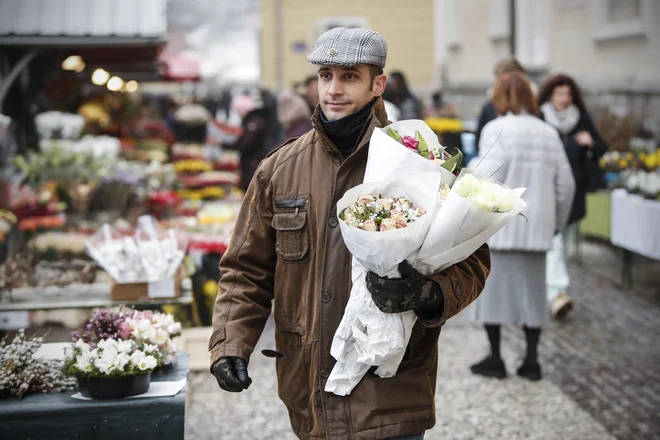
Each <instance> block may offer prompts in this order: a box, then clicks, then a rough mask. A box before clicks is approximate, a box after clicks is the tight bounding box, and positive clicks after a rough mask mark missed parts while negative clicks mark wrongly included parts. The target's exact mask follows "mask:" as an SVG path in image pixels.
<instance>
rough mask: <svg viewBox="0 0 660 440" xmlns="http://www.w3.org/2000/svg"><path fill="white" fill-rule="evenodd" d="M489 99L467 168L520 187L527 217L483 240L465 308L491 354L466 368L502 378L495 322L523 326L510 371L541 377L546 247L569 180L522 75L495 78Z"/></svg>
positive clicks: (557, 144) (564, 208)
mask: <svg viewBox="0 0 660 440" xmlns="http://www.w3.org/2000/svg"><path fill="white" fill-rule="evenodd" d="M492 102H493V106H494V108H495V111H496V112H497V115H498V116H499V117H498V118H496V119H495V120H493V121H491V122H489V123H488V124H486V126H485V127H484V130H483V133H482V136H481V148H480V149H479V156H478V157H476V158H475V159H473V160H472V162H470V166H471V167H475V164H477V163H478V164H479V165H478V168H477V169H479V168H480V172H481V173H485V175H492V176H493V178H494V179H496V180H498V181H500V182H502V183H503V184H504V185H506V186H507V187H509V188H518V187H525V188H527V190H526V191H525V193H524V195H523V199H524V200H525V201H526V202H527V206H528V208H527V209H526V212H525V215H526V217H527V220H525V219H522V218H521V219H518V220H515V221H513V222H511V223H509V224H508V225H507V226H505V227H504V228H503V229H502V230H501V231H499V232H498V233H497V234H495V235H494V236H493V237H492V238H491V239H490V240H489V242H488V244H489V246H490V248H491V275H490V277H489V278H488V281H487V282H486V287H485V288H484V291H483V294H482V295H481V296H480V297H479V298H478V299H477V300H476V301H475V302H474V304H473V305H472V306H471V313H472V317H473V319H474V320H476V321H478V322H483V323H484V324H485V328H486V333H487V335H488V340H489V342H490V354H489V355H488V356H487V357H486V358H485V359H484V360H482V361H481V362H479V363H477V364H475V365H473V366H472V367H471V370H472V372H473V373H474V374H479V375H483V376H490V377H497V378H504V377H506V368H505V365H504V362H503V361H502V357H501V355H500V326H501V325H516V326H522V327H523V329H524V333H525V339H526V341H527V352H526V354H525V358H524V361H523V363H522V365H521V366H520V367H519V368H518V371H517V374H518V375H519V376H522V377H524V378H527V379H529V380H540V379H541V367H540V365H539V362H538V355H537V347H538V343H539V338H540V336H541V327H543V325H544V324H545V323H546V321H547V317H548V313H547V304H546V294H545V264H546V262H545V260H546V252H547V251H548V250H549V249H550V248H551V247H552V237H553V235H554V233H555V231H557V230H561V229H562V228H563V227H564V225H565V224H566V221H567V220H568V216H569V214H570V211H571V206H572V203H573V195H574V192H575V181H574V180H573V173H572V172H571V166H570V164H569V162H568V159H567V157H566V154H565V153H564V148H563V145H562V143H561V139H560V138H559V136H558V135H557V131H556V130H555V129H553V127H551V126H550V125H548V124H546V123H545V122H543V121H542V120H541V119H539V118H538V117H537V116H536V115H537V107H536V100H535V98H534V94H533V92H532V89H531V88H530V86H529V83H528V81H527V79H526V78H525V76H524V75H523V74H521V73H519V72H512V73H505V74H502V75H500V76H499V77H498V79H497V81H496V82H495V89H494V92H493V100H492ZM498 137H499V139H498ZM496 141H497V142H496ZM475 168H476V167H475ZM477 169H475V172H476V171H477Z"/></svg>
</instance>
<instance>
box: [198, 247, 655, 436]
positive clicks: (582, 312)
mask: <svg viewBox="0 0 660 440" xmlns="http://www.w3.org/2000/svg"><path fill="white" fill-rule="evenodd" d="M582 255H583V260H582V266H580V267H578V266H576V265H574V264H572V265H571V267H570V275H571V279H572V285H571V290H570V294H571V295H572V296H573V297H574V299H575V301H576V307H575V309H574V311H573V312H572V313H571V314H570V315H569V316H568V317H567V319H565V320H564V321H562V322H553V323H551V324H550V326H549V327H548V328H547V329H546V331H544V333H543V335H542V338H541V347H540V352H541V358H542V365H543V368H544V374H545V377H544V380H542V381H541V382H537V383H531V382H527V381H525V380H522V379H519V378H511V379H508V380H504V381H498V380H490V379H484V378H481V377H476V376H473V375H471V374H470V373H469V370H468V367H469V365H470V364H472V363H473V362H475V361H478V360H479V359H481V357H482V356H483V355H484V354H485V353H486V350H487V342H486V337H485V333H484V332H483V331H482V330H481V328H480V327H479V326H477V325H475V324H473V323H470V322H468V321H467V320H466V319H465V317H463V316H458V317H457V318H455V319H454V320H453V322H450V323H449V324H448V325H447V326H446V327H445V329H444V330H443V332H442V335H441V337H440V365H439V369H438V371H439V372H438V386H437V396H436V406H437V419H438V423H437V425H436V427H435V428H433V429H432V430H431V431H429V432H428V433H427V436H426V438H427V439H430V440H434V439H562V440H563V439H568V440H570V439H576V440H577V439H580V440H583V439H594V440H600V439H613V438H618V439H621V440H624V439H625V440H629V439H643V440H645V439H653V438H660V416H659V415H660V367H659V365H660V344H658V343H657V342H656V337H657V336H658V335H660V285H659V283H658V282H657V274H658V273H659V271H660V263H658V262H652V261H649V260H645V259H642V258H641V257H637V258H636V262H635V263H636V266H635V286H634V288H633V289H622V288H621V287H620V286H619V285H618V283H619V278H620V268H619V265H618V264H619V261H618V259H617V256H616V253H615V252H614V251H613V250H612V249H611V248H610V247H608V246H603V245H599V244H596V243H585V244H584V245H583V248H582ZM503 339H504V340H503V347H502V350H503V355H504V357H505V361H506V363H507V368H508V369H509V372H513V371H515V369H516V368H517V366H518V363H519V362H520V358H521V356H522V353H523V350H524V339H523V336H522V332H521V331H520V330H519V329H514V328H510V329H506V330H505V331H504V332H503ZM273 345H274V342H273V333H272V323H269V325H268V326H267V329H266V331H265V332H264V336H263V337H262V340H261V341H260V343H259V347H258V348H257V350H256V351H255V355H254V356H253V359H252V360H251V364H250V375H251V376H252V378H253V380H254V382H253V384H252V387H251V388H250V389H249V390H248V391H246V392H243V393H240V394H229V393H225V392H221V391H220V390H219V388H218V387H217V384H216V383H215V381H214V379H213V377H212V376H211V375H209V374H206V373H198V374H191V382H190V387H189V399H188V404H187V405H188V408H187V413H186V414H187V416H186V438H188V439H293V438H294V437H293V435H292V434H291V431H290V428H289V422H288V417H287V414H286V410H285V409H284V406H283V405H282V404H281V402H280V401H279V400H278V398H277V391H276V389H277V385H276V381H275V365H274V362H272V360H271V359H268V358H265V357H263V356H262V355H261V354H259V350H261V349H262V348H267V347H273Z"/></svg>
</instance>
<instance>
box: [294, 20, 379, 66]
mask: <svg viewBox="0 0 660 440" xmlns="http://www.w3.org/2000/svg"><path fill="white" fill-rule="evenodd" d="M386 59H387V41H385V38H383V36H382V35H381V34H379V33H378V32H376V31H372V30H369V29H360V28H352V29H347V28H343V27H337V28H334V29H330V30H329V31H327V32H325V33H323V35H321V36H320V37H319V39H318V40H316V44H315V45H314V50H312V53H310V54H309V55H308V56H307V61H309V62H310V63H312V64H317V65H321V66H357V65H359V64H372V65H374V66H378V67H380V68H381V69H382V68H384V67H385V61H386Z"/></svg>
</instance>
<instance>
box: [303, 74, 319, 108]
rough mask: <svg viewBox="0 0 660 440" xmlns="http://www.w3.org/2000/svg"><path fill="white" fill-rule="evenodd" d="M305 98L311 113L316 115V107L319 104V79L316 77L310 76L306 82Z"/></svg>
mask: <svg viewBox="0 0 660 440" xmlns="http://www.w3.org/2000/svg"><path fill="white" fill-rule="evenodd" d="M303 98H305V101H307V105H308V106H309V111H310V113H314V110H315V109H316V106H317V105H318V104H319V79H318V77H317V76H316V75H311V76H308V77H307V79H306V80H305V89H304V95H303Z"/></svg>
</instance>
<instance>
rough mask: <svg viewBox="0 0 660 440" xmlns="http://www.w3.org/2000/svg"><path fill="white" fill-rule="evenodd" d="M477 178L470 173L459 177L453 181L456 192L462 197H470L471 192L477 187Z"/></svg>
mask: <svg viewBox="0 0 660 440" xmlns="http://www.w3.org/2000/svg"><path fill="white" fill-rule="evenodd" d="M479 183H480V181H479V179H477V178H476V177H474V176H473V175H472V174H464V175H463V176H462V177H461V178H460V179H458V180H457V181H456V183H454V188H455V189H456V193H457V194H458V195H459V196H461V197H463V198H464V199H467V198H470V197H471V196H472V194H473V193H474V192H475V190H477V188H478V187H479Z"/></svg>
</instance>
